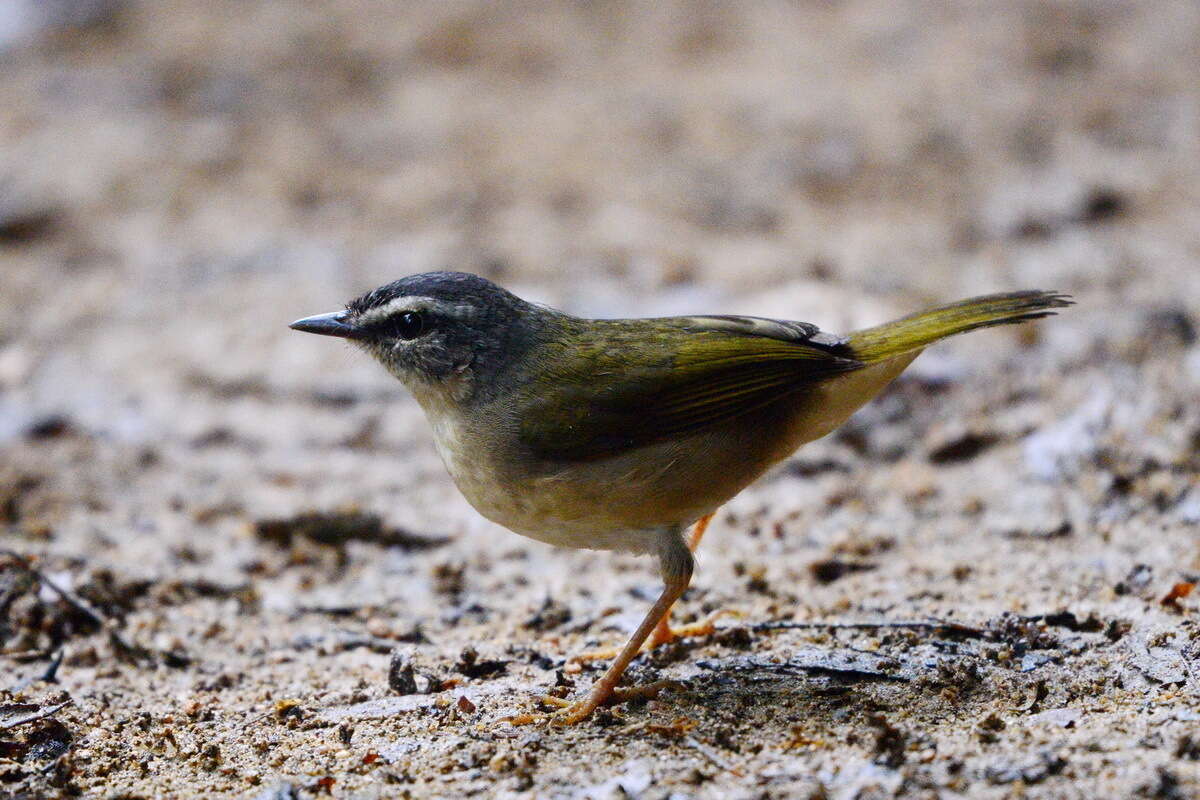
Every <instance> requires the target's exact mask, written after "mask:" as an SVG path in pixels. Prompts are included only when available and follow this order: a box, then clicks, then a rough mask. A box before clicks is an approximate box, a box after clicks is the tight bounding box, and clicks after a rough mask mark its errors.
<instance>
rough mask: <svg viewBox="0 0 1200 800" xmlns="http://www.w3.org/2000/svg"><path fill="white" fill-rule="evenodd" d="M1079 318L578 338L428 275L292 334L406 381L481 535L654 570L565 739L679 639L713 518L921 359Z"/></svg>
mask: <svg viewBox="0 0 1200 800" xmlns="http://www.w3.org/2000/svg"><path fill="white" fill-rule="evenodd" d="M1070 303H1071V301H1070V298H1069V297H1067V296H1066V295H1063V294H1059V293H1057V292H1043V291H1021V292H1009V293H1005V294H994V295H987V296H983V297H976V298H973V299H970V300H963V301H961V302H957V303H953V304H950V305H945V306H940V307H937V308H933V309H930V310H928V311H923V312H919V313H916V314H912V315H910V316H907V317H903V318H901V319H898V320H895V321H894V322H888V323H886V324H883V325H879V326H876V327H873V328H867V329H865V330H860V331H857V332H855V333H851V334H849V335H847V336H835V335H831V334H828V333H823V332H821V331H820V330H818V328H817V327H816V326H814V325H810V324H808V323H804V322H792V321H787V320H776V319H763V318H759V317H746V316H736V315H728V314H726V315H715V316H683V317H665V318H654V319H582V318H579V317H574V316H571V315H569V314H565V313H562V312H560V311H555V310H553V309H551V308H548V307H546V306H543V305H539V304H536V303H530V302H526V301H525V300H522V299H521V298H519V297H517V296H515V295H514V294H512V293H510V292H508V291H506V290H505V289H502V288H501V287H499V286H497V285H495V284H494V283H492V282H490V281H488V280H486V279H484V278H481V277H479V276H476V275H471V274H467V273H462V272H428V273H424V274H420V275H413V276H410V277H407V278H402V279H400V280H398V281H395V282H393V283H389V284H387V285H386V286H381V287H380V288H378V289H375V290H374V291H371V292H368V293H367V294H364V295H363V296H361V297H359V298H358V299H356V300H353V301H351V302H350V303H349V304H348V305H347V306H346V308H345V309H344V310H341V311H336V312H333V313H329V314H321V315H318V316H312V317H305V318H304V319H300V320H297V321H296V322H293V323H292V324H291V327H292V328H294V329H296V330H299V331H306V332H308V333H318V334H323V335H326V336H338V337H341V338H343V339H348V340H350V341H352V342H354V343H355V344H357V345H359V346H360V347H362V349H364V350H366V351H367V352H368V353H370V354H371V355H373V356H374V357H375V358H376V359H378V360H379V362H380V363H382V364H383V366H384V367H386V368H387V370H388V371H389V372H391V374H392V375H394V376H395V377H396V378H398V379H399V380H400V381H401V382H402V383H403V384H404V385H405V386H406V387H407V388H408V389H409V390H410V391H411V392H412V394H413V396H414V397H415V398H416V399H417V401H418V402H419V403H420V405H421V407H422V408H423V409H424V412H425V415H426V417H427V418H428V421H429V424H430V426H431V427H432V429H433V438H434V442H435V443H436V447H437V451H438V453H439V454H440V456H441V458H442V460H443V461H444V462H445V465H446V468H447V470H448V471H449V472H450V475H451V476H452V477H453V479H454V482H455V483H456V484H457V486H458V488H459V489H460V490H461V491H462V493H463V495H464V496H465V497H466V498H467V500H468V501H469V502H470V503H471V505H472V506H474V507H475V509H476V510H478V511H479V513H480V514H482V515H483V516H485V517H487V518H488V519H490V520H492V521H493V522H496V523H498V524H499V525H502V526H503V527H505V528H508V529H509V530H512V531H515V532H516V533H519V534H522V535H524V536H528V537H531V538H533V539H537V540H539V541H542V542H547V543H549V544H553V545H558V546H561V547H576V548H588V549H598V550H622V551H630V552H634V553H649V554H654V555H656V556H657V557H658V563H659V567H660V571H661V573H662V579H663V583H664V588H663V590H662V593H661V595H660V596H659V597H658V599H657V601H655V603H654V605H653V606H652V607H651V608H650V611H649V612H648V613H647V614H646V616H645V618H644V619H643V621H642V623H641V624H640V625H639V626H638V628H637V630H636V631H635V632H634V634H633V636H632V637H630V639H629V641H628V643H627V644H626V645H625V646H624V648H622V650H621V651H620V652H619V654H618V655H617V656H616V658H615V660H614V661H613V663H612V665H611V666H610V667H609V669H608V671H607V672H606V673H605V674H604V675H603V677H601V678H600V680H598V681H597V682H596V683H595V685H594V686H593V687H592V689H591V691H590V692H589V693H588V694H587V696H586V697H584V698H583V699H581V700H579V701H578V702H575V703H571V704H568V705H566V707H565V708H562V709H560V711H559V712H557V714H556V717H557V720H558V721H561V722H566V723H574V722H578V721H580V720H583V719H585V718H587V717H588V716H589V715H590V714H591V713H592V712H593V711H595V709H596V708H597V707H599V706H600V705H602V704H605V703H608V702H611V701H614V700H615V699H620V697H622V696H623V695H626V694H630V693H633V692H631V691H628V690H623V691H618V690H617V684H618V683H619V681H620V679H621V676H622V674H623V673H624V671H625V668H626V667H627V666H628V665H629V663H630V662H631V661H632V660H633V659H634V658H635V657H636V656H637V654H638V652H639V651H640V650H641V648H642V646H643V644H644V643H645V642H646V640H647V639H648V638H649V637H650V636H651V634H652V633H654V634H655V641H663V640H667V639H670V638H671V636H672V631H671V629H670V627H669V626H668V625H667V617H668V614H669V610H670V608H671V606H672V604H673V603H674V602H675V600H677V599H678V598H679V596H680V595H682V594H683V592H684V590H685V589H686V588H687V586H688V583H689V581H690V580H691V575H692V569H693V557H692V551H693V550H694V549H695V547H696V545H697V544H698V543H699V541H700V536H701V535H702V534H703V530H704V526H705V525H706V524H707V522H708V520H709V519H710V518H711V517H712V515H713V513H714V512H715V511H716V510H717V509H718V508H719V507H720V506H721V505H722V504H723V503H725V502H726V501H727V500H729V499H730V498H731V497H733V496H734V495H736V494H737V493H738V492H740V491H741V490H742V489H744V488H745V487H746V486H747V485H748V484H750V483H751V482H753V481H754V480H755V479H756V478H758V477H759V476H760V475H762V474H763V473H764V472H765V471H766V470H767V469H768V468H770V467H771V465H773V464H775V463H777V462H779V461H780V460H782V459H784V458H786V457H788V456H789V455H790V454H791V453H793V452H794V451H795V450H796V449H797V448H798V447H800V445H802V444H804V443H806V442H809V441H812V440H813V439H816V438H818V437H821V436H824V435H825V434H827V433H829V432H830V431H832V430H833V429H834V428H836V427H837V426H838V425H840V424H841V423H842V422H844V421H845V420H846V419H847V418H848V417H849V416H850V415H851V414H852V413H854V411H855V410H856V409H858V408H859V407H860V406H862V405H863V404H864V403H866V402H867V401H869V400H870V399H871V398H873V397H875V396H876V395H877V394H879V392H880V391H881V390H882V389H883V388H884V387H885V386H887V384H888V383H889V382H891V381H892V379H894V378H895V377H896V376H897V375H899V374H900V373H901V372H902V371H903V370H904V368H905V367H907V366H908V365H909V364H910V363H911V362H912V360H913V359H914V358H916V357H917V355H918V354H919V353H920V352H921V350H922V349H923V348H925V347H926V346H927V345H929V344H931V343H933V342H935V341H937V340H939V339H943V338H945V337H947V336H952V335H954V334H958V333H963V332H966V331H971V330H975V329H977V328H984V327H988V326H992V325H1003V324H1008V323H1017V322H1025V321H1028V320H1034V319H1039V318H1041V317H1045V316H1048V315H1050V314H1052V313H1054V312H1053V309H1057V308H1062V307H1065V306H1067V305H1070ZM689 526H690V527H691V529H692V533H691V536H690V537H685V532H686V531H687V530H688V528H689ZM633 691H636V690H633Z"/></svg>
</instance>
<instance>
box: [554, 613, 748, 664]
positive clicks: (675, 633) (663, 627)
mask: <svg viewBox="0 0 1200 800" xmlns="http://www.w3.org/2000/svg"><path fill="white" fill-rule="evenodd" d="M740 616H742V612H740V611H736V610H734V609H732V608H722V609H720V610H718V611H714V612H713V613H711V614H709V615H708V616H707V617H705V618H704V619H702V620H697V621H696V622H690V623H688V624H687V625H680V626H679V627H678V628H672V627H671V625H670V624H669V623H668V622H667V620H666V619H665V618H664V619H663V620H662V621H661V622H659V623H658V627H657V628H655V629H654V633H653V634H652V635H651V636H650V638H649V639H647V640H646V644H645V645H643V646H642V652H645V651H647V650H653V649H654V648H656V647H659V646H660V645H664V644H670V643H671V642H673V641H675V640H676V639H687V638H691V637H695V636H711V635H713V634H714V633H716V632H717V625H716V623H717V620H719V619H721V618H722V617H740ZM620 652H621V650H620V648H617V647H602V648H599V649H597V650H586V651H584V652H582V653H579V654H577V655H573V656H571V657H570V658H569V659H568V660H567V664H568V665H572V664H587V663H590V662H592V661H608V660H609V659H613V658H616V657H617V656H618V655H619V654H620ZM576 671H577V670H576Z"/></svg>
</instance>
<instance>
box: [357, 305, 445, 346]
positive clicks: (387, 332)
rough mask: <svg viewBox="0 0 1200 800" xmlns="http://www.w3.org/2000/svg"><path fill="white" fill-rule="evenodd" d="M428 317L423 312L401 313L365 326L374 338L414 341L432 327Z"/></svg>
mask: <svg viewBox="0 0 1200 800" xmlns="http://www.w3.org/2000/svg"><path fill="white" fill-rule="evenodd" d="M430 322H431V320H430V317H429V315H428V314H427V313H425V312H423V311H401V312H400V313H399V314H393V315H391V316H390V317H386V318H384V319H381V320H377V321H375V322H372V323H371V324H370V325H368V326H367V330H369V331H370V332H371V333H372V334H374V335H376V336H388V337H395V338H397V339H416V338H417V337H418V336H420V335H421V334H423V333H425V332H426V331H428V330H429V329H430V327H432V326H431V325H430Z"/></svg>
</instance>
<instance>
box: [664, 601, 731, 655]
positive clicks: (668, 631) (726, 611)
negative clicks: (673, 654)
mask: <svg viewBox="0 0 1200 800" xmlns="http://www.w3.org/2000/svg"><path fill="white" fill-rule="evenodd" d="M740 616H742V612H740V611H735V610H734V609H732V608H722V609H719V610H717V611H714V612H713V613H711V614H709V615H708V616H707V617H705V618H704V619H701V620H697V621H696V622H690V623H688V624H687V625H680V626H679V627H678V628H672V627H671V625H670V624H669V623H668V621H667V620H666V619H665V618H664V619H663V620H662V621H661V622H659V623H658V627H657V628H655V629H654V633H653V634H652V635H651V636H650V639H649V640H648V641H647V643H646V649H653V648H655V647H659V646H661V645H664V644H670V643H671V642H673V641H675V640H676V639H686V638H689V637H693V636H712V635H713V634H714V633H716V632H717V620H719V619H721V618H722V617H740Z"/></svg>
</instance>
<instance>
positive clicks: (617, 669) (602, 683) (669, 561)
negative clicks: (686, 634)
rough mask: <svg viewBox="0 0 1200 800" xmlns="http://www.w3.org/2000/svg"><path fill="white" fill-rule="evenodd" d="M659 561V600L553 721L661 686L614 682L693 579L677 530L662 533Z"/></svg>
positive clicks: (569, 721)
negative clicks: (605, 667)
mask: <svg viewBox="0 0 1200 800" xmlns="http://www.w3.org/2000/svg"><path fill="white" fill-rule="evenodd" d="M658 560H659V568H660V569H661V571H662V577H663V583H664V584H665V585H664V586H663V590H662V594H661V595H659V597H658V600H656V601H654V605H653V606H651V607H650V610H649V611H648V612H647V613H646V616H645V618H644V619H643V620H642V624H641V625H639V626H638V629H637V630H636V631H634V634H633V636H631V637H630V638H629V641H628V642H626V644H625V647H623V648H622V649H621V652H620V653H619V654H618V655H617V658H616V660H615V661H613V663H612V665H611V666H610V667H609V668H608V671H607V672H605V673H604V675H603V676H602V677H601V678H600V680H598V681H596V685H595V686H593V687H592V690H591V691H590V692H588V696H587V697H586V698H584V699H583V700H581V701H579V702H577V703H574V704H571V705H569V706H567V707H565V708H562V709H561V710H560V711H557V712H554V714H553V715H552V716H553V717H554V721H555V722H560V723H562V724H566V725H574V724H575V723H577V722H581V721H583V720H585V719H587V718H588V717H589V716H591V714H592V712H593V711H595V710H596V709H597V708H599V707H600V706H602V705H605V704H606V703H610V702H613V701H619V700H624V699H628V698H629V697H632V696H639V695H640V696H646V695H647V694H652V693H655V692H657V691H659V690H661V689H662V688H663V687H664V685H665V684H663V683H657V684H653V685H651V686H648V687H640V688H634V689H626V690H620V689H617V684H618V683H620V681H621V676H622V675H624V674H625V669H626V668H627V667H628V666H629V663H630V662H631V661H633V659H634V658H636V657H637V654H638V653H639V652H641V649H642V644H643V643H644V642H645V641H646V639H647V638H648V637H649V636H650V634H651V632H652V631H653V630H654V628H655V626H656V625H657V624H658V622H659V620H660V619H662V618H663V617H664V616H665V615H666V614H667V613H668V612H669V611H670V610H671V606H672V605H673V604H674V603H675V601H676V600H678V599H679V596H680V595H682V594H683V593H684V590H686V589H687V587H688V583H689V582H690V581H691V579H692V565H693V560H692V551H691V550H689V549H688V547H687V545H685V544H684V542H683V537H682V536H680V535H679V531H678V530H675V531H670V532H668V533H667V535H666V536H664V538H663V542H662V546H661V549H660V551H659V556H658ZM550 702H551V703H553V704H555V705H558V704H560V703H556V702H555V701H554V700H550ZM538 719H539V717H538V716H536V715H529V714H525V715H521V716H517V717H511V718H509V721H510V722H512V723H513V724H523V723H529V722H534V721H537V720H538Z"/></svg>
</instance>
